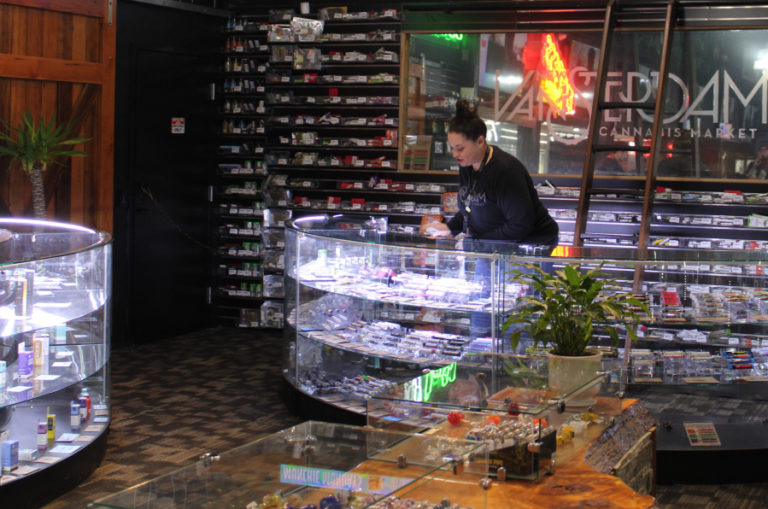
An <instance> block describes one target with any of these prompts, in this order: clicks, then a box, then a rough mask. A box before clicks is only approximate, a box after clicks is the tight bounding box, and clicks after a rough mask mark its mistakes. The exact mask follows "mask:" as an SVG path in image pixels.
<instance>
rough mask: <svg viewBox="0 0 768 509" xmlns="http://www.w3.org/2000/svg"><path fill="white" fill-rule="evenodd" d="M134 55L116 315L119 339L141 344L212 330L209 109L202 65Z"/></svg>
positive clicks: (157, 54)
mask: <svg viewBox="0 0 768 509" xmlns="http://www.w3.org/2000/svg"><path fill="white" fill-rule="evenodd" d="M133 55H134V56H135V61H134V66H133V68H134V69H135V74H134V76H133V83H134V84H135V88H134V90H135V93H134V94H133V97H134V101H133V106H132V108H131V110H130V111H129V112H128V111H127V110H124V111H126V113H127V114H130V115H133V118H132V119H131V122H130V124H131V125H132V126H133V132H131V133H128V136H129V137H130V139H131V140H132V146H131V147H130V149H129V151H128V153H127V155H128V157H130V158H131V159H132V160H130V161H127V165H125V166H124V167H127V169H128V173H129V175H128V178H127V179H125V181H124V184H125V192H127V196H125V200H124V202H123V204H124V205H125V206H127V207H128V210H127V211H124V212H125V213H126V220H127V221H126V224H125V226H126V227H127V231H126V233H127V235H129V237H130V239H129V241H128V243H127V244H128V245H127V246H126V247H127V249H128V250H129V252H128V253H126V254H127V257H125V258H126V259H125V262H126V267H125V269H127V274H126V271H123V274H124V275H125V276H127V277H124V278H122V279H123V281H122V284H125V285H127V286H128V288H127V289H126V288H123V289H122V290H123V295H124V296H126V297H127V301H124V302H125V305H127V306H128V309H125V310H123V309H116V310H115V312H116V313H120V312H122V313H123V314H124V315H123V317H124V322H125V323H124V326H125V327H126V330H124V331H115V333H116V336H121V335H123V334H125V336H126V337H127V338H128V340H129V341H131V342H138V343H142V342H147V341H154V340H157V339H160V338H164V337H169V336H173V335H177V334H180V333H184V332H188V331H191V330H196V329H200V328H203V327H205V326H206V325H207V318H206V313H207V307H206V291H207V290H206V289H207V284H208V283H207V275H208V272H209V270H208V267H209V263H210V262H209V259H210V258H209V256H208V247H207V245H206V243H207V238H208V224H207V206H208V205H207V192H206V189H207V186H206V177H205V175H206V172H207V171H208V167H207V165H208V163H207V161H208V160H209V158H210V154H208V150H209V147H207V146H206V136H205V132H206V129H207V126H206V122H210V120H209V119H210V117H206V115H205V109H206V108H208V107H210V106H208V103H210V101H208V100H207V97H206V90H207V87H206V84H205V83H204V78H203V76H204V74H203V73H202V72H201V70H202V69H204V68H205V65H204V62H202V61H201V57H199V56H197V55H194V54H184V53H179V52H171V51H160V50H142V49H140V50H137V51H136V52H135V53H134V54H133ZM174 131H177V132H174ZM179 131H183V132H179ZM122 245H123V246H125V245H126V243H122ZM125 290H127V292H126V291H125ZM118 304H119V303H118ZM120 322H121V321H120V320H118V322H117V323H120Z"/></svg>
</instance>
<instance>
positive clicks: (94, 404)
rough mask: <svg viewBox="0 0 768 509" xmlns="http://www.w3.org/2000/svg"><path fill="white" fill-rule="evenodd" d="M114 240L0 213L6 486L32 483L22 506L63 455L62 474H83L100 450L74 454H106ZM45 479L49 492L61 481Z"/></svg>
mask: <svg viewBox="0 0 768 509" xmlns="http://www.w3.org/2000/svg"><path fill="white" fill-rule="evenodd" d="M110 243H111V236H110V235H109V234H107V233H103V232H97V231H93V230H90V229H87V228H83V227H79V226H74V225H69V224H62V223H53V222H46V221H34V220H27V219H15V218H2V219H0V332H1V333H0V432H1V433H2V440H0V442H2V444H0V445H2V478H0V484H1V485H2V486H0V496H2V497H3V498H5V497H6V496H10V495H9V493H10V492H11V491H12V490H16V489H21V488H25V489H26V492H19V493H16V492H14V496H19V497H20V498H17V499H16V500H19V505H18V507H27V505H25V504H27V503H29V505H30V506H35V507H36V506H37V505H39V502H38V503H37V504H36V503H35V502H34V501H35V500H37V498H36V497H39V496H40V494H39V492H40V490H35V489H34V485H33V484H32V483H33V482H35V479H39V478H40V477H42V476H44V475H45V473H46V471H47V470H48V469H53V468H54V467H56V468H59V465H62V464H66V465H67V467H66V468H67V472H66V475H62V473H61V472H59V473H58V475H57V477H58V478H59V479H63V478H67V481H66V482H69V483H75V484H76V483H77V482H79V481H80V480H82V479H83V478H84V477H85V476H87V475H88V473H90V471H91V470H92V469H93V468H95V467H96V465H98V461H100V457H98V458H97V459H96V460H95V462H94V461H93V458H92V454H83V455H82V456H88V457H89V458H90V460H89V461H87V462H86V463H87V465H81V464H78V463H76V462H75V461H74V459H75V458H76V457H78V456H80V455H81V453H83V452H84V451H86V450H89V449H101V450H102V452H101V454H102V455H103V447H104V443H103V440H105V439H106V433H105V432H106V430H107V428H108V425H109V418H110V413H109V386H108V374H107V361H108V359H109V336H110V333H109V299H110V294H111V288H110V285H111V281H110V279H111V244H110ZM92 446H93V447H92ZM70 460H72V461H70ZM89 468H90V470H89ZM58 482H61V481H58ZM46 486H47V488H46V489H47V491H48V493H47V496H50V493H51V492H55V490H56V486H57V482H54V483H52V484H50V485H48V484H46ZM69 487H71V486H69ZM66 489H68V488H66Z"/></svg>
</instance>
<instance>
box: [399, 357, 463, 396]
mask: <svg viewBox="0 0 768 509" xmlns="http://www.w3.org/2000/svg"><path fill="white" fill-rule="evenodd" d="M455 381H456V363H455V362H452V363H451V364H448V365H447V366H443V367H442V368H439V369H435V370H433V371H430V372H428V373H425V374H423V375H421V376H420V377H418V378H414V379H413V380H409V381H407V382H405V383H404V384H403V388H404V389H405V399H407V400H409V401H429V398H430V397H431V396H432V391H433V390H434V389H442V388H443V387H447V386H448V385H450V384H452V383H453V382H455Z"/></svg>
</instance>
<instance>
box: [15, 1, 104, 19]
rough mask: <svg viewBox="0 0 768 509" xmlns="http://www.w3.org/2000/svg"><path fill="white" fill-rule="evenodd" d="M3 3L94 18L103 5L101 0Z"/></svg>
mask: <svg viewBox="0 0 768 509" xmlns="http://www.w3.org/2000/svg"><path fill="white" fill-rule="evenodd" d="M3 3H7V4H12V5H21V6H26V7H33V8H37V9H45V10H48V11H56V12H71V13H73V14H81V15H83V16H94V17H99V16H101V14H102V12H103V10H102V7H103V4H104V2H103V0H3Z"/></svg>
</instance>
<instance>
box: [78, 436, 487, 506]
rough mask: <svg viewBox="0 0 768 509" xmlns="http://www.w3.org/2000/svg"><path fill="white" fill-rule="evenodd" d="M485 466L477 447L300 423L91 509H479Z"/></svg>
mask: <svg viewBox="0 0 768 509" xmlns="http://www.w3.org/2000/svg"><path fill="white" fill-rule="evenodd" d="M487 461H488V457H487V451H486V448H485V445H484V444H483V443H481V442H473V441H467V440H457V439H452V438H449V437H443V436H431V435H420V434H415V435H414V434H406V433H402V432H397V431H388V430H377V429H372V428H367V427H360V426H349V425H343V424H331V423H324V422H317V421H307V422H304V423H302V424H299V425H297V426H294V427H291V428H287V429H284V430H282V431H279V432H277V433H274V434H272V435H268V436H266V437H263V438H261V439H259V440H256V441H254V442H252V443H250V444H246V445H243V446H242V447H239V448H236V449H233V450H231V451H227V452H225V453H223V454H221V455H220V456H206V457H204V458H201V459H200V461H198V462H197V463H195V464H193V465H189V466H187V467H184V468H181V469H179V470H177V471H175V472H171V473H169V474H167V475H164V476H161V477H159V478H157V479H153V480H150V481H147V482H145V483H143V484H139V485H137V486H135V487H132V488H129V489H127V490H125V491H122V492H120V493H117V494H114V495H110V496H108V497H105V498H103V499H101V500H99V501H97V502H94V503H93V504H91V505H90V507H93V508H132V509H139V508H141V509H153V508H161V507H162V508H169V507H184V508H186V509H194V508H202V507H206V508H208V507H217V508H225V507H226V508H230V507H231V508H248V509H266V508H270V509H283V508H284V507H292V508H295V509H301V508H321V507H324V508H326V509H362V508H367V507H371V508H376V509H383V508H384V507H388V506H386V505H385V503H384V502H382V501H383V500H384V499H386V498H389V499H390V500H392V499H394V498H398V499H399V498H403V499H406V498H410V499H412V500H413V501H414V502H419V503H421V502H424V503H429V507H430V508H431V507H434V506H436V505H438V506H439V505H440V504H441V503H443V500H446V501H449V502H450V506H453V505H454V504H458V507H461V508H462V509H465V508H468V507H473V508H474V509H479V508H482V507H486V504H485V493H486V492H485V490H483V488H482V487H481V486H480V483H479V481H480V480H481V479H482V478H484V477H485V476H484V475H483V474H485V472H486V468H487ZM330 497H333V498H330ZM311 504H314V505H311ZM450 506H449V507H450Z"/></svg>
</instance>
